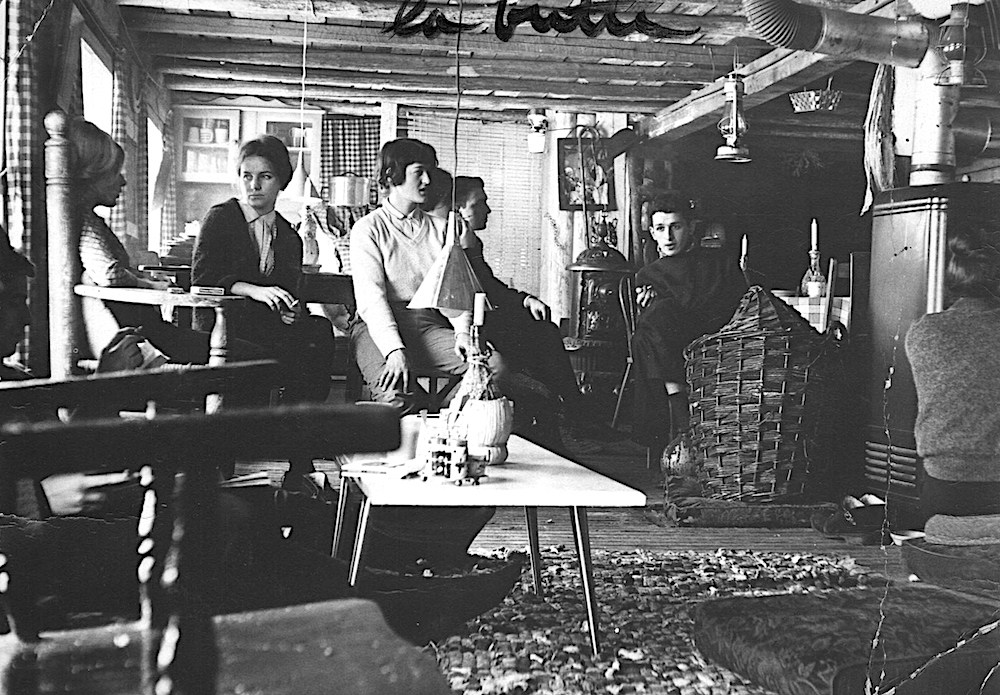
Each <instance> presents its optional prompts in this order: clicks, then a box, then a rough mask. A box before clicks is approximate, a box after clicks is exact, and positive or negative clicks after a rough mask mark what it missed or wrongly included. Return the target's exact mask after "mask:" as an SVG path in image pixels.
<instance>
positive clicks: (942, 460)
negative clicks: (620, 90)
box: [906, 228, 1000, 528]
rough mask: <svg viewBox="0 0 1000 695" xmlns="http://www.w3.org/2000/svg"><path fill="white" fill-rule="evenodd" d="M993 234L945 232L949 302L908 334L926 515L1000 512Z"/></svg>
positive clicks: (997, 266)
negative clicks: (915, 391)
mask: <svg viewBox="0 0 1000 695" xmlns="http://www.w3.org/2000/svg"><path fill="white" fill-rule="evenodd" d="M990 236H991V237H992V238H989V237H988V235H987V233H986V230H984V229H982V228H966V229H959V230H958V231H956V232H953V233H952V234H951V235H950V238H949V240H948V256H949V258H948V265H947V267H946V271H945V283H946V288H947V301H948V302H950V305H949V306H948V308H947V309H945V310H944V311H942V312H940V313H936V314H927V315H925V316H923V317H921V318H920V319H919V320H917V321H916V322H914V323H913V324H912V325H911V326H910V329H909V331H907V334H906V356H907V358H908V359H909V361H910V366H911V367H912V369H913V380H914V383H915V385H916V389H917V420H916V424H915V426H914V434H915V435H916V440H917V453H918V454H920V456H921V457H922V458H923V462H924V471H925V473H926V475H925V476H924V479H923V487H922V488H921V491H920V505H921V508H922V511H923V512H924V514H925V515H926V516H928V517H930V516H932V515H935V514H944V515H949V516H979V515H987V514H1000V351H998V349H997V346H998V345H1000V251H998V249H997V245H996V243H997V238H998V235H997V233H996V232H995V231H994V232H993V233H992V235H990ZM998 528H1000V527H998Z"/></svg>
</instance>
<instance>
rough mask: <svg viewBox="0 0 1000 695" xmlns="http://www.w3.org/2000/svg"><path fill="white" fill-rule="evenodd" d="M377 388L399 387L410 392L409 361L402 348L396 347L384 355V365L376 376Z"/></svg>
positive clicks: (383, 389)
mask: <svg viewBox="0 0 1000 695" xmlns="http://www.w3.org/2000/svg"><path fill="white" fill-rule="evenodd" d="M378 388H379V389H380V390H382V391H388V390H390V389H400V390H401V391H402V392H403V393H410V361H409V360H408V359H407V357H406V351H405V350H404V349H403V348H397V349H395V350H393V351H392V352H390V353H389V354H388V355H386V357H385V366H384V367H382V372H381V373H380V374H379V376H378Z"/></svg>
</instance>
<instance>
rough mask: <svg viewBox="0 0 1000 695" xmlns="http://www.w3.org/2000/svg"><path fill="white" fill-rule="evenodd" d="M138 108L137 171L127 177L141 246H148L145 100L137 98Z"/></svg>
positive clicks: (147, 131)
mask: <svg viewBox="0 0 1000 695" xmlns="http://www.w3.org/2000/svg"><path fill="white" fill-rule="evenodd" d="M138 106H139V108H138V111H137V112H136V114H135V119H136V129H135V130H136V137H135V139H136V143H137V144H138V147H137V148H136V157H135V168H136V169H137V171H135V172H133V174H132V175H131V176H130V177H129V178H130V179H131V180H132V181H134V182H135V183H134V185H135V192H136V198H138V200H137V201H136V202H137V205H136V220H135V222H136V224H137V225H138V226H139V234H140V235H141V236H142V237H143V248H149V238H148V234H147V230H148V229H149V148H148V147H147V143H146V139H147V138H148V137H149V127H148V124H147V123H146V100H145V99H140V100H139V105H138Z"/></svg>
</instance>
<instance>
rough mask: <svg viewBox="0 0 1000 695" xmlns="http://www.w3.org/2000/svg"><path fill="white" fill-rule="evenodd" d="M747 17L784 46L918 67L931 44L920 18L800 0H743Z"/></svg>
mask: <svg viewBox="0 0 1000 695" xmlns="http://www.w3.org/2000/svg"><path fill="white" fill-rule="evenodd" d="M743 11H744V13H745V14H746V16H747V21H749V22H750V26H751V27H753V29H754V31H756V32H757V33H758V34H759V35H760V37H761V38H762V39H764V40H765V41H767V42H768V43H769V44H771V45H773V46H778V47H779V48H790V49H794V50H802V51H812V52H813V53H824V54H826V55H840V56H845V57H848V58H851V59H852V60H867V61H869V62H872V63H888V64H890V65H897V66H901V67H908V68H915V67H917V66H918V65H919V64H920V60H921V58H923V56H924V53H925V52H926V51H927V47H928V46H929V45H930V29H929V27H928V26H927V23H926V22H923V21H921V20H919V19H889V18H887V17H874V16H872V15H864V14H856V13H854V12H845V11H844V10H834V9H829V8H825V7H815V6H813V5H804V4H800V3H797V2H795V0H743Z"/></svg>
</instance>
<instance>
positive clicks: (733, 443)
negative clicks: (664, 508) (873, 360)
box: [685, 286, 837, 502]
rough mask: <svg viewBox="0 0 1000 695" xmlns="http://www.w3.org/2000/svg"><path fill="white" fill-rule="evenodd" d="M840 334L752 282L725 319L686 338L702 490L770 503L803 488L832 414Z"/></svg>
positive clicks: (819, 459) (816, 465)
mask: <svg viewBox="0 0 1000 695" xmlns="http://www.w3.org/2000/svg"><path fill="white" fill-rule="evenodd" d="M836 343H837V341H836V340H835V339H834V338H833V337H831V336H823V335H820V334H819V333H818V332H817V331H816V330H815V329H814V328H813V327H812V326H811V325H810V324H809V322H808V321H806V320H805V319H804V318H802V316H800V315H799V314H798V313H797V312H796V311H795V310H794V309H792V308H791V307H789V306H788V305H787V304H785V303H784V302H782V301H781V300H779V299H775V297H774V296H773V295H772V294H771V293H770V292H768V291H767V290H764V289H763V288H761V287H758V286H755V287H751V288H750V290H749V291H748V292H747V293H746V294H745V295H744V297H743V299H742V300H741V302H740V306H739V308H738V309H737V311H736V313H735V314H734V316H733V318H732V319H731V320H730V321H729V323H727V324H726V325H725V326H723V327H722V329H720V330H719V331H718V332H717V333H713V334H710V335H706V336H703V337H702V338H699V339H698V340H696V341H694V342H693V343H691V344H690V345H688V347H687V350H686V351H685V358H686V369H687V380H688V385H689V387H690V389H691V390H690V399H689V400H690V408H691V423H692V430H691V443H692V445H693V447H694V450H695V456H696V469H697V471H698V476H699V479H700V480H701V483H702V487H703V489H704V491H705V494H706V496H708V497H713V498H716V499H728V500H740V501H745V502H771V501H776V500H787V499H789V498H794V497H796V496H798V495H801V494H802V493H803V492H804V491H806V488H807V484H808V483H809V479H810V476H811V475H816V474H817V473H819V471H818V469H820V468H822V466H823V454H824V452H823V451H822V449H823V447H822V446H821V445H820V442H821V441H825V437H824V436H823V435H822V430H823V428H824V427H826V426H827V425H828V424H829V422H830V421H832V420H833V417H832V413H831V408H832V407H833V398H832V394H831V388H830V386H831V383H832V382H833V381H834V380H835V379H836V378H837V377H836V376H835V375H836V374H837V372H836V369H835V368H834V364H833V363H834V359H833V351H834V350H835V349H836V347H837V345H836ZM820 477H821V476H820Z"/></svg>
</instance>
